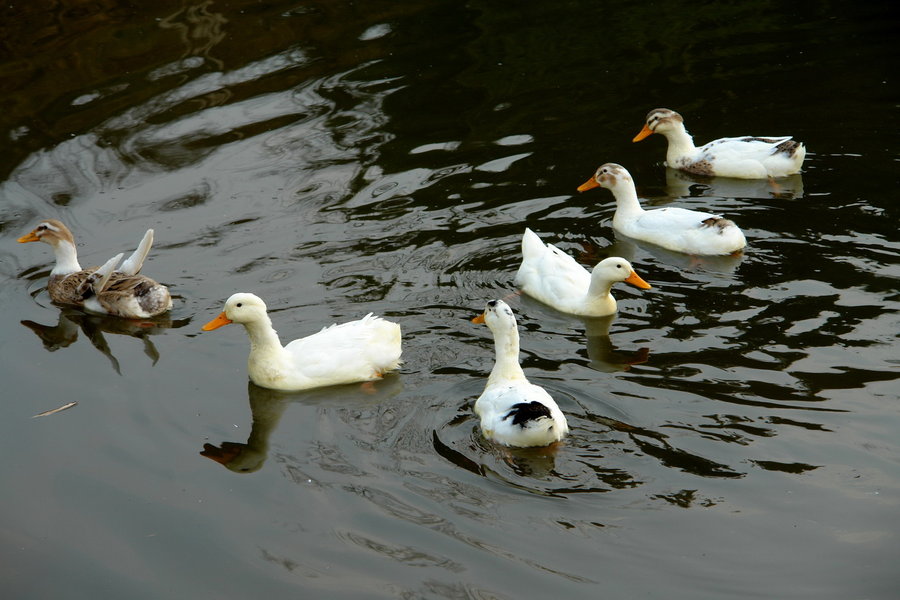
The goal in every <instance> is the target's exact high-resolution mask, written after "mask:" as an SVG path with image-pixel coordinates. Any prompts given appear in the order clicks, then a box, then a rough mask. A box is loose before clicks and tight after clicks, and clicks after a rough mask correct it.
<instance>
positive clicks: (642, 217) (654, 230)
mask: <svg viewBox="0 0 900 600" xmlns="http://www.w3.org/2000/svg"><path fill="white" fill-rule="evenodd" d="M598 186H599V187H604V188H606V189H608V190H610V191H611V192H612V193H613V196H615V198H616V213H615V215H613V228H614V229H616V230H617V231H620V232H621V233H623V234H625V235H627V236H628V237H631V238H634V239H636V240H643V241H645V242H651V243H653V244H656V245H658V246H662V247H663V248H666V249H667V250H674V251H676V252H684V253H687V254H699V255H704V254H705V255H719V254H733V253H735V252H738V251H739V250H740V249H741V248H743V247H744V246H746V245H747V240H746V239H745V238H744V234H743V232H741V230H740V229H738V226H737V225H735V224H734V223H733V222H732V221H729V220H728V219H723V218H722V217H720V216H719V215H712V214H709V213H705V212H700V211H696V210H687V209H685V208H678V207H677V206H667V207H664V208H656V209H653V210H644V209H643V208H641V204H640V202H639V201H638V197H637V190H636V189H635V187H634V181H632V179H631V175H630V174H629V173H628V171H626V170H625V167H622V166H621V165H617V164H615V163H606V164H605V165H602V166H601V167H600V168H599V169H597V172H596V173H594V176H593V177H591V178H590V179H588V180H587V181H586V182H584V183H583V184H581V185H580V186H579V187H578V191H579V192H584V191H587V190H589V189H592V188H595V187H598Z"/></svg>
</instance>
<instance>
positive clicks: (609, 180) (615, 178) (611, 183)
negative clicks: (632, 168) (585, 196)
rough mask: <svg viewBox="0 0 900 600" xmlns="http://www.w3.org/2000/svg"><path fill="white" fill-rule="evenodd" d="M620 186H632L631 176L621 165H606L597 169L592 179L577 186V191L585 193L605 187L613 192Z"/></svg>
mask: <svg viewBox="0 0 900 600" xmlns="http://www.w3.org/2000/svg"><path fill="white" fill-rule="evenodd" d="M622 184H625V185H628V184H632V185H633V183H632V181H631V174H630V173H629V172H628V171H627V170H626V169H625V167H623V166H622V165H617V164H616V163H606V164H605V165H601V166H600V168H598V169H597V172H596V173H594V176H593V177H591V178H590V179H588V180H587V181H585V182H584V183H582V184H581V185H580V186H578V191H579V192H586V191H588V190H591V189H594V188H595V187H605V188H606V189H608V190H613V189H615V188H616V187H618V186H620V185H622Z"/></svg>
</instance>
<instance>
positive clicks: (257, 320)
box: [203, 293, 401, 391]
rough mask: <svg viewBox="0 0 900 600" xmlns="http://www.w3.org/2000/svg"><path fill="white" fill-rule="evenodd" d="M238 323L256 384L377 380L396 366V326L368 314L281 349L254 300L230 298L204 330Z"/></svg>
mask: <svg viewBox="0 0 900 600" xmlns="http://www.w3.org/2000/svg"><path fill="white" fill-rule="evenodd" d="M229 323H240V324H241V325H243V326H244V329H246V330H247V335H248V336H249V337H250V357H249V358H248V360H247V368H248V371H249V373H250V380H251V381H252V382H253V383H255V384H256V385H258V386H261V387H265V388H269V389H273V390H284V391H296V390H306V389H310V388H315V387H323V386H326V385H337V384H341V383H355V382H358V381H371V380H374V379H381V377H382V376H383V375H384V374H385V373H386V372H387V371H392V370H394V369H396V368H398V367H399V366H400V362H401V361H400V326H399V325H397V324H396V323H392V322H390V321H386V320H384V319H382V318H381V317H376V316H374V315H373V314H372V313H369V314H368V315H366V316H365V317H363V318H362V319H359V320H358V321H351V322H349V323H343V324H341V325H332V326H330V327H325V328H323V329H322V330H321V331H320V332H318V333H315V334H313V335H310V336H307V337H305V338H300V339H298V340H294V341H292V342H290V343H288V344H287V345H286V346H284V347H282V345H281V340H279V339H278V333H277V332H276V331H275V330H274V329H273V328H272V321H271V319H269V315H268V313H267V312H266V304H265V302H263V301H262V299H261V298H259V296H256V295H254V294H247V293H237V294H234V295H232V296H231V297H230V298H228V300H227V301H226V302H225V310H223V311H222V312H221V314H219V316H218V317H216V318H215V319H213V320H212V321H210V322H209V323H207V324H206V325H204V326H203V331H212V330H213V329H218V328H219V327H222V326H223V325H228V324H229Z"/></svg>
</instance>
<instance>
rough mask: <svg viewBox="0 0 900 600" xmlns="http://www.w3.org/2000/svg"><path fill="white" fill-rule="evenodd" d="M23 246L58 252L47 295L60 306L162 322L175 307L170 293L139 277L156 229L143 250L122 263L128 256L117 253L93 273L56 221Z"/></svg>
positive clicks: (23, 239) (33, 233)
mask: <svg viewBox="0 0 900 600" xmlns="http://www.w3.org/2000/svg"><path fill="white" fill-rule="evenodd" d="M18 242H19V243H22V244H24V243H26V242H44V243H45V244H50V246H51V247H52V248H53V253H54V254H55V256H56V265H55V266H54V267H53V269H52V270H51V271H50V280H49V281H48V283H47V291H48V292H49V293H50V299H51V300H52V301H53V302H55V303H57V304H68V305H73V306H78V307H81V308H84V309H85V310H87V311H89V312H93V313H97V314H102V315H112V316H114V317H124V318H128V319H146V318H150V317H156V316H158V315H161V314H163V313H165V312H167V311H169V310H170V309H171V308H172V296H171V294H170V293H169V289H168V288H167V287H166V286H164V285H162V284H161V283H158V282H156V281H154V280H153V279H150V278H149V277H146V276H144V275H139V272H140V270H141V267H143V265H144V259H146V258H147V254H149V253H150V247H151V246H152V245H153V230H152V229H148V230H147V232H146V233H145V234H144V237H143V238H142V239H141V242H140V243H139V244H138V247H137V249H136V250H135V251H134V252H133V253H132V255H131V256H130V257H129V258H128V259H127V260H125V261H124V262H122V263H121V264H119V263H120V261H121V260H122V256H123V254H117V255H116V256H114V257H112V258H111V259H109V260H108V261H106V263H104V264H103V265H102V266H100V267H90V268H88V269H82V268H81V265H80V264H79V263H78V252H77V251H76V249H75V238H74V236H73V235H72V232H71V231H70V230H69V228H68V227H66V226H65V225H64V224H63V223H62V222H61V221H58V220H56V219H45V220H44V221H41V222H40V223H39V224H38V226H37V227H35V228H34V229H33V230H32V231H31V232H30V233H28V234H26V235H23V236H22V237H20V238H19V239H18Z"/></svg>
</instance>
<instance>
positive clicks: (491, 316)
mask: <svg viewBox="0 0 900 600" xmlns="http://www.w3.org/2000/svg"><path fill="white" fill-rule="evenodd" d="M472 322H473V323H484V324H486V325H487V326H488V328H489V329H490V330H491V332H492V333H493V334H494V349H495V353H496V362H495V364H494V368H493V370H491V374H490V376H489V377H488V380H487V385H486V386H485V388H484V391H483V392H482V393H481V395H480V396H479V397H478V399H477V400H476V401H475V408H474V410H475V414H476V415H477V416H478V417H479V419H480V425H481V432H482V434H483V435H484V437H485V438H487V439H489V440H491V441H493V442H497V443H500V444H503V445H505V446H514V447H520V448H527V447H534V446H548V445H550V444H553V443H555V442H558V441H560V440H562V439H563V438H564V437H565V436H566V434H567V433H568V432H569V425H568V423H567V422H566V417H565V415H564V414H563V412H562V411H561V410H560V409H559V406H557V404H556V401H555V400H553V398H552V397H551V396H550V394H548V393H547V391H546V390H545V389H544V388H542V387H540V386H537V385H534V384H533V383H530V382H529V381H528V379H526V378H525V373H524V371H522V366H521V365H520V364H519V330H518V325H517V324H516V317H515V315H514V314H513V311H512V309H511V308H510V307H509V305H508V304H506V302H504V301H503V300H491V301H490V302H488V303H487V305H486V306H485V309H484V312H483V313H482V314H480V315H478V316H477V317H475V318H474V319H472Z"/></svg>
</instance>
